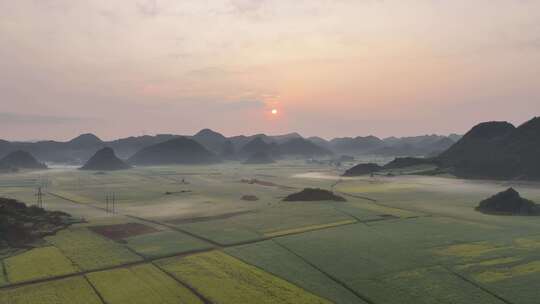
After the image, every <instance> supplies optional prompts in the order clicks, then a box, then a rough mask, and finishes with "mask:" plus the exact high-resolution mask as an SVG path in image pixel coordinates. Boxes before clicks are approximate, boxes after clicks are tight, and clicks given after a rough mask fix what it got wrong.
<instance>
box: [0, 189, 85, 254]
mask: <svg viewBox="0 0 540 304" xmlns="http://www.w3.org/2000/svg"><path fill="white" fill-rule="evenodd" d="M73 222H75V221H74V220H73V219H72V218H71V217H70V215H69V214H67V213H64V212H59V211H46V210H44V209H42V208H38V207H36V206H30V207H28V206H27V205H26V204H24V203H21V202H19V201H16V200H14V199H9V198H0V249H1V248H2V247H14V248H20V247H25V246H27V245H28V244H30V243H32V242H34V241H37V240H38V239H41V238H42V237H44V236H46V235H49V234H52V233H54V232H56V231H57V230H59V229H62V228H65V227H66V226H68V225H69V224H71V223H73Z"/></svg>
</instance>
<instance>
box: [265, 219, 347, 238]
mask: <svg viewBox="0 0 540 304" xmlns="http://www.w3.org/2000/svg"><path fill="white" fill-rule="evenodd" d="M356 222H357V221H356V220H345V221H339V222H334V223H328V224H321V225H313V226H306V227H299V228H293V229H287V230H280V231H273V232H267V233H265V234H264V236H267V237H276V236H283V235H287V234H295V233H301V232H307V231H312V230H318V229H324V228H331V227H337V226H343V225H349V224H354V223H356Z"/></svg>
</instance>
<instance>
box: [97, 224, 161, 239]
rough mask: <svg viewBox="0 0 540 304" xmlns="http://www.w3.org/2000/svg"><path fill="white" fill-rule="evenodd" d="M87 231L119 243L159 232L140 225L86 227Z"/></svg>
mask: <svg viewBox="0 0 540 304" xmlns="http://www.w3.org/2000/svg"><path fill="white" fill-rule="evenodd" d="M88 229H90V230H92V231H94V232H95V233H97V234H101V235H103V236H104V237H106V238H109V239H111V240H115V241H120V240H123V239H125V238H128V237H131V236H137V235H142V234H148V233H154V232H158V231H159V230H157V229H155V228H154V227H150V226H146V225H143V224H140V223H126V224H117V225H104V226H92V227H88Z"/></svg>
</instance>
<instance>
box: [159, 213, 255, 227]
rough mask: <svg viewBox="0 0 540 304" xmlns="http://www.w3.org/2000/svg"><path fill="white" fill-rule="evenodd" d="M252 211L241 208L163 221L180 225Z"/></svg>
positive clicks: (227, 217)
mask: <svg viewBox="0 0 540 304" xmlns="http://www.w3.org/2000/svg"><path fill="white" fill-rule="evenodd" d="M252 213H257V211H256V210H243V211H235V212H229V213H222V214H217V215H210V216H200V217H192V218H179V219H171V220H167V221H165V223H168V224H173V225H181V224H192V223H201V222H210V221H213V220H224V219H230V218H233V217H236V216H240V215H244V214H252Z"/></svg>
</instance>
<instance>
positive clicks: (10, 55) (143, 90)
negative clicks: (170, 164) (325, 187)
mask: <svg viewBox="0 0 540 304" xmlns="http://www.w3.org/2000/svg"><path fill="white" fill-rule="evenodd" d="M272 109H276V110H277V111H278V113H277V114H276V115H273V114H271V110H272ZM538 115H540V1H537V0H452V1H446V0H295V1H290V0H182V1H179V0H135V1H134V0H123V1H120V0H17V1H0V138H2V139H8V140H35V139H57V140H66V139H69V138H72V137H75V136H76V135H78V134H81V133H87V132H91V133H94V134H96V135H98V136H99V137H100V138H103V139H113V138H119V137H125V136H131V135H142V134H157V133H173V134H193V133H195V132H197V131H198V130H200V129H202V128H211V129H214V130H216V131H219V132H221V133H223V134H225V135H228V136H232V135H238V134H255V133H267V134H281V133H288V132H299V133H300V134H302V135H304V136H315V135H316V136H321V137H326V138H331V137H341V136H365V135H370V134H373V135H376V136H379V137H386V136H408V135H420V134H432V133H437V134H450V133H464V132H466V131H467V130H468V129H470V128H471V127H472V126H473V125H475V124H476V123H478V122H482V121H491V120H505V121H510V122H512V123H514V124H521V123H523V122H525V121H526V120H528V119H530V118H532V117H534V116H538Z"/></svg>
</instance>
